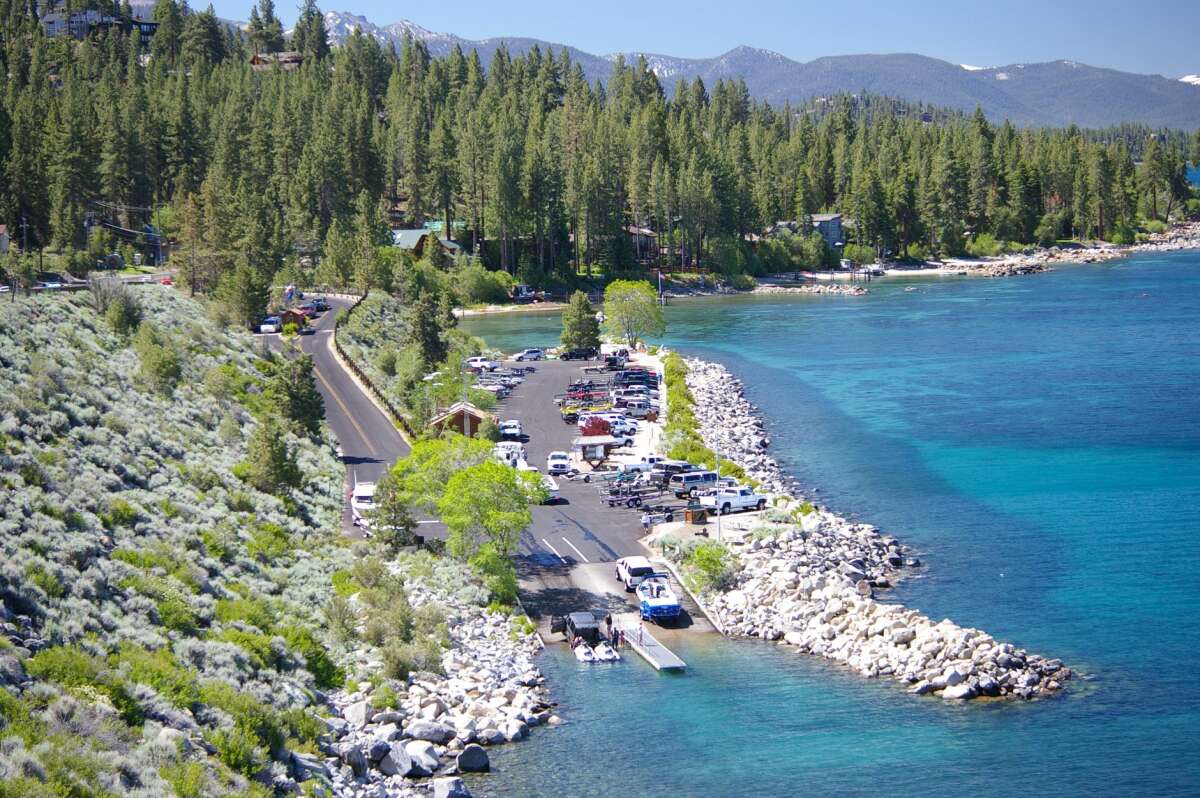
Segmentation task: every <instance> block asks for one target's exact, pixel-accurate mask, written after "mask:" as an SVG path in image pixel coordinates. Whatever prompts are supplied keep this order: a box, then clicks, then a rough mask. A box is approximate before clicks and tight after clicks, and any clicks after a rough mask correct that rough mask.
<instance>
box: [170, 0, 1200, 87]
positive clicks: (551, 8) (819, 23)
mask: <svg viewBox="0 0 1200 798" xmlns="http://www.w3.org/2000/svg"><path fill="white" fill-rule="evenodd" d="M250 2H251V0H219V1H218V2H215V5H216V8H217V12H218V13H219V14H220V15H221V16H223V17H226V18H230V19H246V18H247V17H248V16H249V13H250V11H249V9H250V6H249V3H250ZM318 2H320V3H321V8H322V9H323V10H326V11H331V10H333V11H349V12H353V13H357V14H362V15H363V16H365V17H367V18H368V19H370V20H371V21H372V22H375V23H377V24H387V23H390V22H396V21H398V20H400V19H409V20H411V21H413V22H415V23H417V24H418V25H421V26H422V27H425V28H428V29H430V30H434V31H441V32H447V33H455V34H458V35H459V36H463V37H466V38H469V39H481V38H487V37H489V36H509V35H520V36H531V37H534V38H539V39H546V40H548V41H553V42H558V43H564V44H570V45H574V46H576V47H578V48H580V49H582V50H585V51H587V52H592V53H597V54H603V53H610V52H614V51H630V50H636V51H642V52H659V53H665V54H668V55H678V56H693V57H695V56H712V55H719V54H720V53H723V52H725V51H727V50H729V49H731V48H733V47H736V46H737V45H739V44H746V45H750V46H752V47H762V48H764V49H768V50H775V51H777V52H780V53H783V54H784V55H786V56H788V57H789V58H794V59H796V60H801V61H807V60H811V59H812V58H816V57H818V56H822V55H840V54H847V53H883V52H916V53H921V54H923V55H930V56H934V57H936V58H943V59H945V60H947V61H951V62H953V63H967V64H973V65H975V66H998V65H1002V64H1012V63H1021V62H1029V61H1049V60H1053V59H1057V58H1066V59H1070V60H1074V61H1082V62H1084V63H1088V64H1092V65H1094V66H1106V67H1112V68H1115V69H1121V70H1125V71H1130V72H1144V73H1159V74H1163V75H1166V76H1168V77H1179V76H1180V75H1183V74H1189V73H1200V46H1198V44H1200V0H1155V1H1152V2H1145V0H1143V2H1130V0H1122V2H1117V1H1116V0H1036V2H1035V1H1031V0H993V2H979V1H978V0H958V1H957V2H955V1H954V0H907V2H905V1H904V0H886V1H884V0H881V1H880V2H866V1H865V0H834V1H833V2H830V1H829V0H821V1H820V2H814V1H812V0H793V2H787V1H786V0H741V2H739V1H738V0H719V1H718V0H689V2H681V1H680V0H641V2H631V0H601V1H600V2H596V0H592V2H582V3H581V2H570V0H566V2H564V0H455V1H454V2H441V3H430V2H426V3H422V4H409V3H392V2H387V0H318ZM192 3H193V5H196V6H201V5H202V0H192ZM276 5H277V7H278V10H279V13H280V15H281V16H282V17H283V18H284V21H285V23H287V24H289V25H290V23H291V21H292V20H294V19H295V16H296V9H295V6H298V5H299V3H298V2H296V0H276Z"/></svg>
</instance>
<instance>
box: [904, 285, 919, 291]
mask: <svg viewBox="0 0 1200 798" xmlns="http://www.w3.org/2000/svg"><path fill="white" fill-rule="evenodd" d="M904 290H905V291H907V292H912V291H916V290H917V287H916V286H915V285H910V286H909V287H908V288H905V289H904Z"/></svg>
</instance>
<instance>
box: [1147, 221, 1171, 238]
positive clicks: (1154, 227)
mask: <svg viewBox="0 0 1200 798" xmlns="http://www.w3.org/2000/svg"><path fill="white" fill-rule="evenodd" d="M1167 228H1168V225H1167V223H1166V222H1164V221H1160V220H1159V219H1149V220H1147V221H1145V222H1142V230H1144V231H1145V232H1147V233H1150V234H1151V235H1154V234H1155V233H1165V232H1167Z"/></svg>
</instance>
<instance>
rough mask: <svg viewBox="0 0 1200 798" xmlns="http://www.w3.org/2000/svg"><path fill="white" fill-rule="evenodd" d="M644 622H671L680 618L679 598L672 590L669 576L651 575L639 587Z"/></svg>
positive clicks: (661, 574) (639, 600)
mask: <svg viewBox="0 0 1200 798" xmlns="http://www.w3.org/2000/svg"><path fill="white" fill-rule="evenodd" d="M637 597H638V602H639V603H640V604H641V611H642V620H643V621H670V620H674V619H675V618H678V617H679V613H680V612H682V608H681V607H680V606H679V597H678V596H676V595H675V591H674V590H672V589H671V581H670V578H669V577H668V576H667V574H663V573H657V574H651V575H650V576H647V577H646V578H645V579H643V580H642V582H641V584H639V585H638V586H637Z"/></svg>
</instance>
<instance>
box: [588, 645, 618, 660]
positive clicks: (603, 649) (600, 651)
mask: <svg viewBox="0 0 1200 798" xmlns="http://www.w3.org/2000/svg"><path fill="white" fill-rule="evenodd" d="M592 654H593V655H594V656H595V657H596V661H597V662H620V661H621V655H620V654H618V653H617V650H616V649H615V648H613V647H612V646H610V645H609V644H608V643H603V642H601V643H597V644H596V648H595V649H593V651H592Z"/></svg>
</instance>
